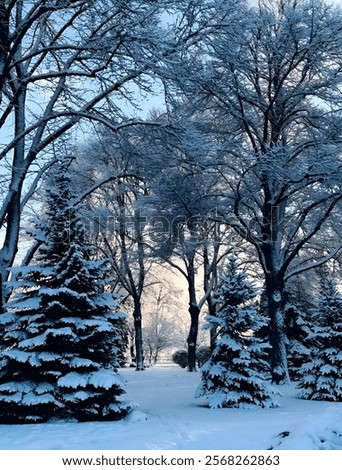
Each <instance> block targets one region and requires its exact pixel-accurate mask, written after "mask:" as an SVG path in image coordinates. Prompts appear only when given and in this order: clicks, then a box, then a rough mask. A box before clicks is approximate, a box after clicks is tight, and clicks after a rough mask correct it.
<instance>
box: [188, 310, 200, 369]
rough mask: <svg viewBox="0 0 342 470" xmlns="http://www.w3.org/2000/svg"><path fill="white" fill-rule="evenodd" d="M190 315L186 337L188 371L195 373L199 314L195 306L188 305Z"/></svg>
mask: <svg viewBox="0 0 342 470" xmlns="http://www.w3.org/2000/svg"><path fill="white" fill-rule="evenodd" d="M189 313H190V319H191V323H190V330H189V335H188V340H187V343H188V371H189V372H195V371H196V348H197V336H198V323H199V314H200V309H199V308H198V305H197V304H193V305H192V304H190V307H189Z"/></svg>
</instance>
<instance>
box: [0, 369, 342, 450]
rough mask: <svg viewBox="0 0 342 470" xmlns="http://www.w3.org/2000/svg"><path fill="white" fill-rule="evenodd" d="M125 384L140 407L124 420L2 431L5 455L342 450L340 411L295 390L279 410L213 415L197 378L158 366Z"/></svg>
mask: <svg viewBox="0 0 342 470" xmlns="http://www.w3.org/2000/svg"><path fill="white" fill-rule="evenodd" d="M120 376H121V377H123V378H124V379H126V380H127V387H126V389H127V394H126V396H124V398H125V400H132V401H134V402H137V403H138V404H139V407H138V408H136V409H134V410H133V411H131V412H130V413H129V415H128V416H127V417H126V418H125V419H124V420H121V421H112V422H89V423H75V422H50V423H47V424H26V425H8V426H7V425H0V433H1V440H0V448H1V449H8V450H13V449H22V450H26V449H49V450H53V449H55V450H58V449H59V450H61V449H63V450H64V449H65V450H66V449H89V450H91V449H101V450H102V449H103V450H106V449H122V450H131V449H137V450H142V449H149V450H158V449H165V450H167V449H171V450H172V449H186V450H195V449H201V450H202V449H203V450H207V449H208V450H209V449H218V450H219V449H222V450H224V449H236V450H240V449H250V450H256V449H259V450H266V449H270V448H273V449H301V450H314V449H325V450H335V449H342V407H341V404H340V403H334V402H323V401H309V400H300V399H298V398H296V396H297V395H298V390H296V389H295V386H294V385H293V384H291V385H282V386H279V389H280V391H281V393H282V395H283V396H281V397H279V402H280V405H281V407H280V408H273V409H272V408H270V409H269V408H267V409H258V408H255V409H209V408H208V407H206V406H205V400H203V399H195V398H194V393H195V390H196V388H197V386H198V384H199V382H200V374H199V373H189V372H187V371H186V370H184V369H181V368H180V367H178V366H174V365H160V366H155V367H153V368H149V369H147V370H145V371H142V372H136V371H135V370H133V369H121V370H120ZM80 398H82V397H81V396H80V397H79V399H80Z"/></svg>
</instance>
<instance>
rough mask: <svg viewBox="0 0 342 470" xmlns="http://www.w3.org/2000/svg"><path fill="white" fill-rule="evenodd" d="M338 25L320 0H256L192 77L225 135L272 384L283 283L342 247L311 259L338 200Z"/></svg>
mask: <svg viewBox="0 0 342 470" xmlns="http://www.w3.org/2000/svg"><path fill="white" fill-rule="evenodd" d="M341 21H342V17H341V12H340V10H337V9H336V8H334V7H333V6H329V5H327V4H325V3H323V2H322V1H320V0H309V1H307V2H296V1H293V0H278V1H271V0H262V1H260V2H258V6H257V7H256V8H247V7H246V8H245V10H244V12H243V15H241V16H240V21H239V22H237V23H235V24H230V25H228V26H223V27H222V29H221V32H218V33H217V36H216V37H215V35H213V36H211V37H210V38H208V41H207V45H208V49H207V51H206V52H207V56H211V60H209V61H208V60H207V63H206V65H205V70H206V73H204V74H202V78H199V79H198V77H196V79H197V80H198V82H197V83H198V87H196V93H197V95H196V96H197V101H196V104H197V105H202V106H205V107H206V108H208V109H210V112H211V114H212V119H213V121H216V123H217V129H216V135H219V136H220V138H221V148H222V154H221V157H222V158H221V164H220V171H221V174H222V188H223V187H224V186H225V188H226V195H227V203H226V207H225V209H224V210H223V211H222V215H224V214H225V218H226V221H227V223H229V224H230V225H231V226H232V227H234V228H235V229H236V230H237V231H238V233H239V234H240V235H241V236H242V237H243V238H244V239H245V240H247V241H248V242H249V243H251V244H252V245H253V246H254V247H255V249H256V251H257V253H258V257H259V262H260V265H261V267H262V269H263V272H264V276H265V283H266V295H267V303H268V313H269V316H270V320H271V325H270V342H271V346H272V351H271V356H272V357H271V360H272V370H273V380H274V381H276V382H279V381H282V380H287V379H288V371H287V360H286V348H285V332H284V315H283V306H284V291H285V283H286V281H287V280H288V279H289V278H291V277H292V276H294V275H297V274H299V273H301V272H305V271H307V270H308V269H311V268H313V267H317V266H318V265H320V264H322V263H325V262H326V261H327V260H328V259H330V258H331V257H333V256H334V255H335V254H336V253H337V252H338V251H339V250H340V249H341V242H340V240H339V239H336V238H335V240H334V244H331V243H329V247H326V248H324V249H323V250H321V252H320V254H319V256H317V255H316V256H315V257H314V258H313V257H312V256H310V247H312V246H313V243H314V241H315V240H317V236H318V235H319V233H320V231H321V230H322V228H325V227H326V226H327V223H328V222H329V220H331V219H332V218H333V217H334V216H336V215H337V214H338V213H339V211H340V201H341V198H342V196H341V194H342V193H341V185H342V181H341V178H340V174H341V164H342V163H341V150H342V145H341V144H342V120H341V112H340V103H341V99H342V95H341V82H342V62H341V54H342V29H341ZM193 92H194V90H190V92H188V93H189V96H194V95H193ZM196 112H197V113H198V108H197V109H196ZM223 136H225V137H223ZM311 254H312V252H311ZM299 255H302V256H301V257H300V256H299Z"/></svg>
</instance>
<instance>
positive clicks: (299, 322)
mask: <svg viewBox="0 0 342 470" xmlns="http://www.w3.org/2000/svg"><path fill="white" fill-rule="evenodd" d="M284 316H285V328H286V337H287V345H286V346H287V347H286V349H287V361H288V366H289V375H290V378H291V379H292V380H298V379H299V369H300V368H301V366H302V365H303V364H304V363H306V362H307V361H308V358H309V357H310V355H311V353H312V348H313V347H314V346H313V345H312V344H311V343H310V341H309V340H308V334H309V333H310V324H309V321H308V319H307V318H306V317H307V315H306V314H305V312H304V311H303V310H302V309H301V308H300V306H299V307H298V306H296V305H295V304H294V303H292V302H291V299H289V301H288V302H287V303H286V305H285V307H284Z"/></svg>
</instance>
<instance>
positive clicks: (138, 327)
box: [133, 299, 145, 370]
mask: <svg viewBox="0 0 342 470" xmlns="http://www.w3.org/2000/svg"><path fill="white" fill-rule="evenodd" d="M133 318H134V333H135V357H136V367H135V370H145V366H144V351H143V337H142V322H141V303H140V299H134V312H133Z"/></svg>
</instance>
